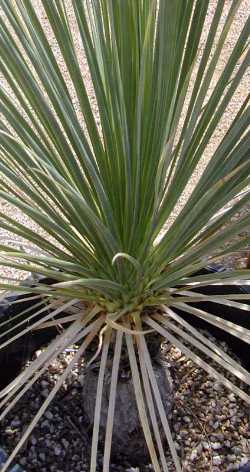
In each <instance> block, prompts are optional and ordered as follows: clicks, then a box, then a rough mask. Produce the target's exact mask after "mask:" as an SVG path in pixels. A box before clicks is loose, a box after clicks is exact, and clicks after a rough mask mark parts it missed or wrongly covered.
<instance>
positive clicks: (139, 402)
mask: <svg viewBox="0 0 250 472" xmlns="http://www.w3.org/2000/svg"><path fill="white" fill-rule="evenodd" d="M41 3H42V7H43V8H44V10H45V13H46V17H47V21H48V23H49V26H50V28H51V29H52V31H53V35H54V39H55V41H56V43H57V46H58V48H59V49H60V54H61V56H62V58H63V60H64V63H65V66H66V68H67V73H68V75H69V78H70V80H71V83H72V86H73V88H74V93H75V96H76V100H77V103H78V105H79V107H80V111H81V115H82V116H83V118H84V126H82V122H81V118H79V115H78V114H77V113H76V111H75V108H74V102H73V99H72V97H71V95H70V93H69V90H68V87H67V83H66V82H65V77H64V74H63V73H62V72H61V69H60V67H59V65H58V63H57V60H56V57H55V55H54V52H53V50H52V48H51V47H50V44H49V41H48V37H47V33H46V30H45V29H44V28H43V25H42V23H41V20H40V19H39V17H38V16H37V13H36V10H35V6H34V3H33V2H32V1H31V0H24V1H23V2H19V1H14V2H6V1H5V0H0V7H1V9H2V12H3V15H2V16H1V17H0V71H1V73H2V74H3V76H4V78H5V79H6V81H7V83H8V86H9V88H10V89H11V95H9V94H8V93H7V92H6V91H5V89H4V88H1V90H0V109H1V114H2V119H1V121H0V198H1V199H2V200H4V201H5V202H7V203H9V204H11V205H12V206H14V207H15V208H17V209H18V210H20V211H21V212H22V213H23V214H24V215H25V216H26V217H27V218H29V219H30V220H32V221H33V223H34V224H35V225H37V226H38V227H39V228H40V231H37V230H36V229H34V228H35V226H34V225H33V226H30V227H28V226H27V225H25V224H23V223H21V222H18V221H16V219H15V218H14V217H13V216H9V215H8V216H7V215H6V214H5V213H4V212H3V211H1V212H0V218H1V220H0V224H1V228H2V229H4V230H7V231H8V232H10V233H12V235H14V236H15V237H19V238H21V240H22V241H24V242H23V243H22V249H20V246H18V245H16V246H15V247H14V246H13V243H10V244H6V245H4V244H1V253H0V264H1V265H2V266H3V267H4V266H5V267H8V268H12V269H16V270H17V271H24V272H25V271H26V272H27V273H29V272H32V273H33V274H41V275H43V276H45V277H49V278H51V279H52V280H53V281H54V282H53V283H52V284H47V283H45V282H44V283H39V284H36V285H34V286H31V287H23V286H17V285H16V283H15V280H13V279H11V278H10V277H8V276H5V275H4V274H3V275H2V276H1V278H2V279H3V282H2V283H1V288H2V289H3V290H4V291H5V292H4V294H3V296H4V295H5V294H6V292H8V291H10V290H12V291H13V290H14V291H15V292H16V293H19V294H22V295H24V296H28V297H30V296H32V297H33V300H34V301H35V308H36V311H35V312H32V314H31V313H30V311H29V309H26V310H23V311H20V312H19V313H17V314H16V315H13V317H12V320H11V326H10V324H9V319H8V320H7V319H6V321H3V322H1V333H0V336H1V345H0V348H1V349H5V348H7V346H11V344H12V343H15V342H16V341H17V340H20V339H21V338H22V337H23V336H25V335H26V333H28V332H31V331H32V332H34V331H35V330H37V329H39V330H40V329H47V328H48V327H50V328H51V327H56V326H64V328H65V329H63V330H61V331H60V333H59V334H58V335H57V336H56V337H55V338H54V339H53V340H52V341H51V343H50V344H49V345H48V347H47V348H46V350H43V351H42V352H41V354H40V355H39V357H38V358H37V359H35V360H33V361H32V362H31V363H30V364H29V365H28V367H26V369H25V370H24V371H22V372H21V374H20V375H18V376H17V377H16V379H15V381H13V382H11V383H10V384H9V385H8V386H7V387H6V388H4V389H3V390H2V391H1V393H0V396H1V404H0V405H1V409H2V410H1V414H0V419H1V420H2V419H3V418H4V417H5V416H6V415H7V413H8V411H9V410H10V409H11V408H12V407H13V406H14V405H15V404H16V402H17V401H18V400H19V399H20V398H21V397H22V395H23V394H24V393H25V392H26V391H27V389H28V388H30V387H31V386H32V385H33V383H34V382H36V380H37V379H39V377H40V376H41V375H42V374H43V372H44V371H45V370H46V369H47V368H48V366H49V365H50V363H51V362H53V360H55V359H56V358H57V357H58V355H59V354H60V353H61V352H62V351H64V349H65V348H66V347H67V346H69V345H72V344H76V345H78V346H79V348H78V350H77V352H76V353H75V355H74V357H73V358H72V360H71V361H70V363H69V364H68V366H67V367H66V368H65V371H64V373H63V374H62V375H61V377H60V378H59V379H58V381H57V383H56V384H55V386H54V387H53V388H52V390H51V392H50V393H49V395H48V397H47V399H46V400H45V401H44V404H43V405H42V406H41V408H40V409H39V410H38V411H37V413H36V415H35V417H34V420H33V421H32V423H31V424H30V426H29V427H28V428H27V429H26V431H25V433H24V434H23V437H22V438H21V440H20V441H19V443H18V445H17V446H16V447H15V448H14V451H13V453H12V454H11V455H10V457H9V459H8V460H7V462H6V463H5V465H4V466H3V468H2V472H5V471H7V469H8V468H9V466H10V464H11V462H12V460H13V458H14V457H15V455H16V454H17V453H18V451H19V450H20V449H21V448H22V447H23V445H24V444H25V442H26V440H27V438H28V436H29V435H30V433H31V432H32V430H33V429H34V427H35V426H36V424H37V422H38V421H39V419H40V418H41V416H42V414H43V413H44V412H45V410H46V408H47V407H48V405H49V404H50V402H51V401H52V400H53V398H54V397H55V395H56V393H57V392H58V390H59V389H60V387H61V386H62V385H63V383H64V381H65V379H66V378H67V376H68V375H69V373H70V371H71V369H72V367H73V366H74V365H75V363H77V362H78V360H80V359H81V357H82V356H83V355H85V356H86V357H87V358H88V353H91V355H90V357H89V360H88V362H94V361H95V360H96V359H98V362H99V369H98V376H97V379H96V384H95V387H93V385H92V384H91V382H92V379H91V378H89V379H88V381H86V384H85V388H86V389H87V390H88V388H89V389H90V390H91V388H92V390H91V396H93V389H94V390H95V395H94V400H95V402H94V406H93V408H94V413H93V415H94V423H93V434H92V452H91V459H90V462H91V464H90V471H91V472H94V471H95V470H96V463H97V451H98V442H99V433H100V432H102V434H103V428H104V425H103V413H102V404H104V403H105V407H106V413H105V423H106V425H105V434H103V438H104V451H103V471H104V472H108V470H109V462H110V454H111V444H112V442H111V441H112V432H113V429H114V428H113V425H114V412H115V405H116V402H119V401H120V402H121V406H123V404H122V401H121V391H120V384H118V378H119V375H120V373H121V368H122V365H123V362H126V363H127V365H128V366H129V369H130V371H131V385H130V386H129V391H130V393H133V398H134V400H133V402H134V403H133V405H136V409H137V410H138V413H139V418H140V422H141V428H142V430H143V433H144V436H145V441H146V444H147V448H148V451H149V455H150V458H151V461H152V464H153V467H154V470H155V471H157V472H158V471H160V470H161V467H162V469H163V470H164V471H167V470H168V467H167V462H166V458H165V452H164V448H165V441H167V443H168V447H169V449H170V451H171V454H172V458H173V463H174V466H175V469H176V470H177V471H178V472H180V471H181V465H180V460H179V458H178V455H177V452H176V450H175V444H174V442H173V439H172V436H171V428H170V425H169V421H168V410H169V409H170V407H171V405H167V406H166V403H165V398H164V393H163V390H165V391H166V389H165V387H164V388H163V389H162V385H163V386H164V385H165V386H166V382H168V381H167V380H166V378H164V379H163V377H162V376H161V375H159V374H158V372H157V371H156V368H155V365H154V356H153V355H151V354H152V351H154V349H152V345H153V342H152V339H155V336H161V337H164V338H165V339H166V340H167V341H169V342H171V343H173V344H174V345H176V346H177V347H178V348H179V349H180V350H181V351H182V352H183V353H184V354H185V355H187V356H188V357H189V358H190V359H192V360H193V361H195V362H198V363H199V365H200V366H202V367H203V368H204V369H205V370H206V371H207V372H208V373H209V374H210V375H212V376H213V377H214V378H215V379H217V380H219V381H220V382H221V383H222V384H224V385H225V386H226V387H228V388H229V389H231V390H232V392H233V393H235V394H236V395H238V396H239V397H241V398H242V399H243V400H245V401H246V402H248V403H249V402H250V397H249V395H248V394H247V388H248V387H247V386H248V385H249V382H250V375H249V373H248V371H247V370H246V369H244V368H243V367H242V366H240V365H239V364H237V363H236V361H235V360H234V359H232V358H231V357H230V356H228V355H227V354H225V353H224V352H223V351H222V350H221V349H220V348H219V347H216V346H214V345H213V344H212V343H211V342H210V341H209V339H207V338H206V336H204V335H202V334H201V333H199V332H198V331H197V330H196V329H194V328H192V327H191V326H190V325H189V324H188V323H187V322H186V321H185V317H184V318H183V317H180V316H178V314H177V311H178V310H181V311H182V312H184V313H190V312H191V313H192V315H193V316H196V317H201V318H202V319H204V320H206V321H207V322H208V323H210V324H213V323H214V317H213V315H211V314H210V313H209V311H208V310H203V311H202V313H201V312H200V311H199V309H198V308H197V307H195V305H193V306H192V304H195V303H196V302H202V303H205V302H209V303H210V302H215V301H216V302H218V303H220V304H221V305H222V306H223V307H228V310H230V307H234V308H237V309H238V310H239V311H242V312H244V311H247V310H249V307H248V305H247V303H246V300H248V299H249V294H246V293H245V294H243V293H238V292H237V293H234V292H233V290H232V292H231V293H230V294H229V293H228V292H227V291H226V290H225V293H223V294H222V295H220V296H215V295H213V294H208V293H207V292H206V290H205V289H206V287H207V286H209V285H213V286H217V285H220V286H222V287H223V286H229V285H232V286H233V287H234V286H235V285H239V284H242V285H244V284H245V285H247V284H249V270H234V271H231V272H218V273H208V274H203V275H202V274H201V275H198V271H200V270H201V269H202V268H203V267H204V266H205V265H206V264H207V262H208V261H215V260H217V259H218V258H219V257H220V256H224V255H226V254H231V253H234V252H237V251H240V250H241V249H243V248H245V247H246V246H247V244H249V237H247V236H245V237H243V238H241V239H240V240H239V241H237V242H235V241H234V240H233V242H232V243H229V244H227V245H225V243H226V242H228V241H229V242H230V240H231V238H233V237H234V236H235V235H237V234H238V233H239V232H242V230H244V229H245V228H247V227H248V226H249V224H250V216H249V215H246V216H243V217H242V218H241V219H240V220H239V221H237V222H235V221H234V219H233V217H234V215H235V214H236V213H237V212H238V211H239V210H240V209H241V208H243V206H244V205H245V203H246V202H248V201H249V192H248V191H247V190H246V189H247V188H248V185H249V183H250V177H249V175H250V161H249V154H248V151H249V135H248V134H247V133H246V130H247V124H248V122H249V106H248V101H249V97H246V98H243V100H242V104H241V106H240V108H239V111H238V113H237V115H236V116H235V117H234V119H233V120H232V122H231V124H230V125H229V126H228V130H227V133H226V134H225V136H224V137H223V139H222V140H221V142H220V143H219V145H218V147H217V148H216V149H215V150H214V152H213V154H212V156H211V158H210V160H209V163H208V165H207V166H206V168H205V169H204V171H203V173H202V175H201V178H200V179H199V181H198V182H197V183H196V185H195V186H194V189H193V191H192V193H191V195H190V196H189V198H188V199H187V201H186V203H185V205H184V207H183V208H182V209H181V211H180V212H179V214H178V215H177V216H176V218H175V219H174V220H172V219H170V216H171V215H172V213H173V211H174V210H175V208H176V205H177V204H178V201H179V199H180V197H181V196H182V194H183V192H184V191H185V189H186V187H187V185H188V184H189V182H190V181H191V179H192V177H193V175H194V173H195V171H196V169H197V166H198V165H199V164H201V162H202V158H203V155H204V151H205V149H206V148H207V145H208V143H209V141H210V140H211V138H212V137H213V136H214V134H215V132H216V129H217V126H218V124H219V122H220V120H221V118H222V117H223V114H224V112H225V110H226V108H227V106H228V105H229V103H230V101H231V99H232V97H233V95H234V93H235V91H236V90H237V88H238V86H239V84H240V82H241V80H242V78H243V76H244V74H245V72H246V69H247V66H248V65H249V54H250V53H249V50H248V49H247V41H248V37H249V29H250V20H249V19H248V20H246V22H245V24H244V26H243V29H242V31H241V32H240V35H239V37H238V39H237V41H236V43H235V45H234V46H233V48H232V52H231V55H230V56H229V58H228V59H227V60H225V61H224V64H223V70H222V71H221V74H220V75H219V77H217V76H216V77H217V79H216V80H214V85H213V89H212V91H211V89H210V88H209V87H210V83H211V82H212V79H214V78H215V74H214V73H215V70H216V67H217V65H218V63H219V60H220V58H221V57H222V56H223V46H224V44H225V41H226V39H227V35H228V32H229V30H230V27H231V26H232V23H233V21H234V18H235V15H236V13H237V10H238V8H239V6H240V3H241V2H240V1H238V0H237V1H233V2H232V3H231V4H230V8H229V10H228V13H227V15H226V18H225V21H224V23H223V27H222V29H221V28H219V25H220V23H221V20H222V18H223V8H224V2H217V5H216V8H215V10H214V12H213V15H212V21H211V25H210V27H209V32H208V35H207V38H206V42H205V46H204V48H202V50H201V56H200V58H199V61H198V62H197V51H199V50H200V47H199V46H200V44H201V35H202V32H203V29H204V25H205V21H206V14H207V10H208V8H209V4H210V2H209V1H208V0H204V1H202V2H201V1H195V0H189V1H188V2H187V1H186V0H178V1H176V2H172V1H170V0H169V1H168V0H159V1H148V0H136V1H134V0H127V1H126V2H123V1H122V0H118V1H116V2H110V1H106V0H100V1H99V2H94V1H90V0H86V1H82V0H79V1H73V2H72V5H71V8H69V4H68V3H67V2H66V1H64V0H62V1H58V2H57V1H56V2H51V1H50V0H42V2H41ZM72 18H73V19H74V22H75V23H74V24H75V28H77V29H78V32H79V40H80V41H81V47H82V48H83V49H84V51H85V54H86V59H87V62H88V67H89V71H90V74H91V78H92V82H93V87H94V92H95V97H96V103H97V106H98V112H99V118H98V120H99V119H100V126H98V124H97V120H96V116H95V115H94V113H93V110H92V107H91V103H90V100H89V97H88V94H87V91H86V87H85V84H84V80H83V77H82V74H81V68H80V61H79V56H78V54H77V52H78V50H77V47H76V43H75V37H74V31H73V27H72ZM190 90H191V93H190V94H189V91H190ZM236 197H237V198H236ZM166 221H169V224H168V227H167V229H166V231H165V232H164V231H163V230H164V227H165V223H166ZM159 236H160V237H159ZM203 288H204V293H203ZM196 289H199V293H197V291H196ZM209 303H208V306H209ZM75 305H77V306H78V309H77V310H75V309H74V307H75ZM216 323H217V325H218V327H220V328H221V329H223V330H224V331H225V332H230V333H231V334H232V335H233V336H235V337H240V339H241V340H242V341H244V342H246V343H247V344H249V343H250V330H249V329H248V328H244V329H242V328H240V327H239V326H238V325H237V323H231V322H230V321H227V320H224V319H216ZM154 333H155V336H154V335H153V334H154ZM187 338H188V340H189V342H190V344H191V346H192V347H193V348H194V350H192V348H190V347H187V346H186V344H185V340H186V339H187ZM197 350H198V352H199V353H200V354H201V355H200V356H199V355H198V354H197V353H196V352H197ZM110 353H112V356H111V355H110ZM204 354H205V356H206V358H205V359H206V360H205V359H204V358H203V355H204ZM208 359H210V360H213V362H215V363H217V365H218V370H216V369H215V368H214V367H211V365H210V364H209V360H208ZM221 369H222V370H221ZM222 371H223V372H224V373H222ZM107 373H109V376H110V389H109V391H108V392H107V388H106V376H107ZM228 374H230V375H232V376H234V378H235V382H231V381H229V380H228V379H227V375H228ZM164 382H165V384H164ZM243 384H244V385H246V388H244V387H243ZM91 385H92V387H91ZM239 385H241V386H239ZM87 390H86V394H89V395H90V393H88V391H87ZM129 398H130V399H131V398H132V396H131V395H130V397H129ZM92 399H93V398H92ZM104 399H105V402H104ZM102 400H103V401H102ZM131 401H132V400H131ZM124 407H125V408H126V407H127V405H126V404H125V405H124Z"/></svg>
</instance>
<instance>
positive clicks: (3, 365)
mask: <svg viewBox="0 0 250 472" xmlns="http://www.w3.org/2000/svg"><path fill="white" fill-rule="evenodd" d="M40 280H41V281H43V282H44V283H51V281H50V279H45V278H43V279H40ZM30 286H31V285H30ZM27 298H28V296H27V295H16V294H15V295H11V296H8V297H6V298H5V299H4V300H2V302H1V303H0V323H2V322H4V321H9V322H8V323H7V324H5V326H4V331H5V330H7V329H9V328H11V327H12V326H13V321H12V318H13V316H15V315H17V314H19V313H22V312H23V311H24V310H27V309H30V311H29V313H28V314H29V316H30V315H32V314H34V313H35V312H36V311H37V308H34V305H36V304H37V303H38V301H39V300H32V299H31V300H26V299H27ZM30 298H32V295H30ZM22 299H25V300H24V301H23V302H22V301H21V300H22ZM17 300H18V302H19V303H17V304H12V302H14V301H17ZM40 308H42V306H41V307H39V309H40ZM46 313H47V312H46V311H45V312H43V313H42V314H41V316H45V315H46ZM26 316H27V315H26V314H25V315H22V316H20V317H19V318H18V321H22V320H25V317H26ZM38 319H39V316H38V317H37V318H36V320H38ZM26 326H27V324H24V325H23V327H22V329H25V327H26ZM0 330H1V327H0ZM16 333H17V332H15V331H13V332H12V333H11V334H12V336H13V335H15V334H16ZM57 333H58V331H57V330H56V329H55V328H49V329H46V330H41V331H40V330H38V331H34V332H28V333H27V334H25V335H24V336H22V337H20V338H18V339H17V340H16V341H14V342H12V343H11V344H9V345H8V346H6V347H5V348H4V349H3V350H1V351H0V371H1V375H0V389H2V388H4V387H5V386H6V385H8V383H9V382H10V381H11V380H13V379H14V378H15V376H16V375H17V374H18V373H19V372H20V370H21V369H22V368H23V366H24V365H25V363H26V362H27V361H28V360H30V359H31V358H32V356H33V355H34V353H35V351H37V350H38V349H40V348H41V347H42V346H45V345H46V344H48V343H49V342H50V341H51V340H52V339H53V338H54V337H55V336H56V334H57ZM6 339H7V338H3V339H1V342H4V341H6Z"/></svg>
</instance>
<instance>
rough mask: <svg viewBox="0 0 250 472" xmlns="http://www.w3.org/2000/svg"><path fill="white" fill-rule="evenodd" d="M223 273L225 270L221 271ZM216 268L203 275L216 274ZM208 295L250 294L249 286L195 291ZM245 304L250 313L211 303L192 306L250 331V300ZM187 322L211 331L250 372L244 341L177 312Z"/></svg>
mask: <svg viewBox="0 0 250 472" xmlns="http://www.w3.org/2000/svg"><path fill="white" fill-rule="evenodd" d="M219 270H220V271H222V270H223V269H219ZM216 271H218V270H216V269H215V268H209V269H204V270H203V271H202V272H201V274H209V273H211V272H216ZM193 291H196V292H198V293H199V292H200V293H203V294H207V295H223V294H230V293H235V294H240V293H250V287H249V286H238V285H228V286H227V285H223V286H222V285H221V286H212V285H210V286H208V287H202V289H200V290H198V289H196V290H193ZM244 303H245V304H247V305H249V311H246V310H239V309H237V308H233V307H229V306H225V305H221V304H218V303H211V302H199V303H193V304H192V305H193V306H195V307H196V308H199V309H201V310H202V309H203V310H205V311H207V312H209V313H211V314H213V315H215V316H218V317H220V318H223V319H224V320H228V321H231V322H232V323H235V324H237V325H239V326H242V327H243V328H247V329H250V300H244ZM175 311H177V312H178V314H180V315H181V316H182V317H183V318H184V319H185V320H186V321H187V322H189V323H190V324H191V325H192V326H194V327H195V328H198V329H206V330H207V331H209V332H210V333H211V334H212V335H213V336H214V337H215V338H216V339H218V340H220V341H225V342H226V344H227V345H228V347H229V348H230V349H231V351H232V352H233V353H234V354H235V355H236V356H237V357H238V358H239V359H240V360H241V362H242V364H243V365H244V367H245V368H246V369H247V370H248V371H249V372H250V345H249V344H246V343H245V342H244V341H241V340H240V339H239V338H236V337H235V336H232V335H231V334H229V333H226V332H225V331H223V330H222V329H220V328H217V327H216V326H213V325H211V324H210V323H207V322H206V321H203V320H201V319H199V318H197V317H196V316H194V315H191V314H188V313H186V312H182V311H181V310H176V309H175Z"/></svg>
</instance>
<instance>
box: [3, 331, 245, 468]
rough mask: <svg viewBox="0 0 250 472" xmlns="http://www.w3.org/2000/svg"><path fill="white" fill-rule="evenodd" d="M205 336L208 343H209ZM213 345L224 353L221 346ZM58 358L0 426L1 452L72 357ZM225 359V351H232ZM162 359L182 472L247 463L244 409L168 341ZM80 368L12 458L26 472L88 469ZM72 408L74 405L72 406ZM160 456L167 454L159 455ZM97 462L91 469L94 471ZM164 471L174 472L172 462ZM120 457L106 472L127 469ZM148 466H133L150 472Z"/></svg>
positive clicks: (10, 446)
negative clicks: (170, 388)
mask: <svg viewBox="0 0 250 472" xmlns="http://www.w3.org/2000/svg"><path fill="white" fill-rule="evenodd" d="M205 334H206V335H207V336H209V338H210V340H211V341H212V342H215V339H214V338H213V337H212V336H211V335H209V334H208V333H205ZM220 347H221V348H222V349H224V350H225V351H227V352H228V353H229V354H230V352H229V350H228V348H227V346H226V345H225V343H223V342H220ZM71 355H72V354H70V353H65V354H63V355H62V356H61V357H60V359H59V360H58V362H57V363H54V364H53V365H52V366H51V368H50V370H49V372H48V373H46V374H44V375H43V377H42V378H41V380H40V381H39V382H38V383H36V385H35V386H33V388H32V389H31V390H30V391H29V392H28V393H27V394H26V395H25V397H24V398H23V399H22V400H21V401H20V403H19V405H18V407H17V408H15V410H13V411H12V413H11V415H9V417H8V419H7V420H5V421H4V422H3V424H2V431H1V433H2V434H1V443H2V445H4V447H5V449H6V450H7V451H9V452H10V451H11V450H12V449H13V446H14V444H15V443H16V442H17V441H18V439H19V438H20V437H21V434H22V432H23V431H24V430H25V428H26V426H27V425H28V424H29V422H30V421H31V419H32V417H33V416H34V414H35V413H36V411H37V410H38V408H39V406H40V405H41V404H42V402H43V401H44V399H45V398H47V396H48V393H49V391H50V390H51V388H52V387H53V385H54V384H55V382H56V380H57V378H58V375H60V373H62V371H63V369H64V367H65V365H66V364H67V363H68V362H69V360H70V359H71ZM231 355H232V354H231ZM162 356H163V358H164V360H165V361H166V363H167V366H168V367H169V368H170V372H171V374H172V377H173V380H174V385H175V391H176V394H175V404H174V410H173V423H172V425H173V434H174V439H175V444H176V447H177V450H178V453H179V456H180V458H181V461H182V464H183V472H192V471H194V470H195V471H197V472H199V471H200V472H209V471H213V472H222V471H228V472H229V471H234V470H238V469H239V466H242V465H244V464H246V463H247V462H248V461H249V460H250V425H249V407H247V406H246V405H245V404H244V403H243V402H242V401H241V400H239V399H238V398H236V397H235V395H234V394H232V393H230V392H229V391H228V390H227V389H225V388H224V387H223V386H222V385H221V384H219V383H218V382H215V381H214V380H213V379H212V378H211V377H209V376H208V375H207V374H206V373H205V372H204V371H203V370H202V369H201V368H199V367H197V366H196V365H194V364H193V363H192V362H191V361H189V360H188V359H187V358H186V357H185V356H183V355H182V354H181V352H180V351H179V350H178V349H176V348H174V347H171V346H169V345H167V344H165V345H164V346H163V352H162ZM83 379H84V366H83V365H82V366H75V368H74V371H73V372H72V375H71V376H70V378H69V379H68V380H67V383H65V384H64V386H63V388H62V389H61V390H60V392H59V393H58V394H57V396H56V398H55V399H54V401H53V403H52V404H51V406H50V407H49V408H48V410H47V412H46V413H45V415H44V417H43V418H42V419H41V420H40V422H39V424H38V426H37V427H36V429H35V430H34V432H33V434H32V436H31V437H30V439H29V441H28V442H27V444H26V447H25V448H24V450H23V451H22V452H21V453H20V454H19V456H18V457H17V459H16V461H17V462H18V463H19V464H20V465H22V466H23V467H24V469H25V471H26V472H36V471H38V470H39V471H40V472H84V471H86V472H87V471H88V470H89V453H90V437H89V432H88V428H87V426H86V419H85V417H84V412H83V408H82V405H83V399H82V393H81V391H82V381H83ZM72 405H73V407H72ZM166 452H167V451H166ZM101 464H102V459H101V457H99V467H98V469H97V472H101V470H102V469H101ZM168 464H169V468H170V472H173V471H174V468H173V465H172V462H171V459H170V458H169V460H168ZM133 470H134V471H135V470H138V469H133V468H131V467H130V466H129V464H128V463H127V462H123V460H122V458H121V459H120V461H119V464H112V465H111V467H110V472H119V471H121V472H132V471H133ZM150 470H153V469H152V466H150V465H149V466H145V467H143V468H140V472H149V471H150Z"/></svg>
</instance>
